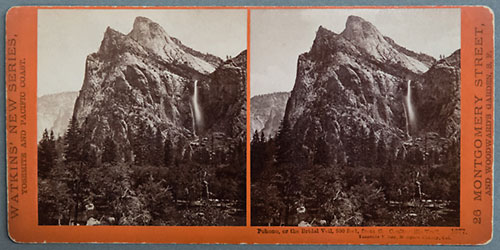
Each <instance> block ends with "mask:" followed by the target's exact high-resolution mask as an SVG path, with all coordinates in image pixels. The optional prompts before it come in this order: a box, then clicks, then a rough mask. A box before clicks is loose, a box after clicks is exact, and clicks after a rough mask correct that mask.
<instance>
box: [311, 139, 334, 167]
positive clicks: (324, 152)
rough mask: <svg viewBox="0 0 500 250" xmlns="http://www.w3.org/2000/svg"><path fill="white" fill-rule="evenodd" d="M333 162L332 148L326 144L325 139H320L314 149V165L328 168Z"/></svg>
mask: <svg viewBox="0 0 500 250" xmlns="http://www.w3.org/2000/svg"><path fill="white" fill-rule="evenodd" d="M332 162H333V161H332V154H331V152H330V148H329V147H328V145H327V144H326V142H325V139H324V138H323V137H319V138H318V139H317V140H316V145H315V147H314V164H317V165H323V166H327V165H328V164H330V163H332Z"/></svg>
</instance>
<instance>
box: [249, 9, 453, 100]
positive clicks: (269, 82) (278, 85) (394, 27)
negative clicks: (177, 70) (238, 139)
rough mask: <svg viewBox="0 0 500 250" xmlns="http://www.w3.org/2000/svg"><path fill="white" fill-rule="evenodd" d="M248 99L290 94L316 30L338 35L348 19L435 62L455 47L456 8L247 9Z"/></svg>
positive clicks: (451, 51)
mask: <svg viewBox="0 0 500 250" xmlns="http://www.w3.org/2000/svg"><path fill="white" fill-rule="evenodd" d="M250 13H251V28H250V53H251V56H250V58H251V62H250V63H251V68H250V69H251V77H250V81H251V83H250V86H251V95H252V96H254V95H258V94H265V93H270V92H276V91H290V90H292V88H293V84H294V82H295V76H296V68H297V58H298V55H299V54H302V53H304V52H307V51H309V49H310V48H311V45H312V43H313V41H314V37H315V35H316V31H317V30H318V27H319V26H320V25H322V26H323V27H325V28H327V29H329V30H332V31H334V32H336V33H340V32H342V31H343V30H344V28H345V22H346V20H347V17H348V16H349V15H357V16H360V17H362V18H363V19H365V20H367V21H369V22H371V23H372V24H374V25H375V26H376V27H377V29H378V30H379V31H380V32H381V33H382V34H383V35H385V36H388V37H391V38H392V39H394V41H395V42H396V43H398V44H399V45H402V46H404V47H406V48H408V49H410V50H413V51H415V52H424V53H426V54H429V55H431V56H433V57H435V58H439V55H440V54H444V55H446V56H448V55H450V54H451V53H453V52H454V51H455V50H457V49H459V48H460V9H385V10H383V9H382V10H373V9H323V10H290V9H288V10H252V11H251V12H250Z"/></svg>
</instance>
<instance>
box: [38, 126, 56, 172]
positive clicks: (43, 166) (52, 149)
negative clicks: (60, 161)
mask: <svg viewBox="0 0 500 250" xmlns="http://www.w3.org/2000/svg"><path fill="white" fill-rule="evenodd" d="M56 158H57V152H56V145H55V140H54V132H52V131H51V133H50V136H49V133H48V131H47V129H45V130H44V131H43V135H42V140H41V141H40V142H39V143H38V176H39V177H42V178H45V177H47V176H48V174H49V172H50V170H51V168H52V167H53V166H54V165H55V163H56Z"/></svg>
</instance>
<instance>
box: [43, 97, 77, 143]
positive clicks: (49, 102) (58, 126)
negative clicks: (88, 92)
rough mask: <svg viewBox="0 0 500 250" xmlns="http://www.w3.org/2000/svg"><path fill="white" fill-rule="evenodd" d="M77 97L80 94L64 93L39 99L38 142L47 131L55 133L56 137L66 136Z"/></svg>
mask: <svg viewBox="0 0 500 250" xmlns="http://www.w3.org/2000/svg"><path fill="white" fill-rule="evenodd" d="M77 96H78V92H63V93H57V94H50V95H44V96H41V97H38V98H37V111H36V113H37V141H39V140H40V139H42V134H43V131H44V130H45V129H47V130H52V131H54V135H55V136H56V137H58V136H63V135H64V133H65V132H66V129H67V128H68V123H69V120H70V119H71V115H72V114H73V107H74V106H75V100H76V97H77Z"/></svg>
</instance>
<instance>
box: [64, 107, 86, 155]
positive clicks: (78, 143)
mask: <svg viewBox="0 0 500 250" xmlns="http://www.w3.org/2000/svg"><path fill="white" fill-rule="evenodd" d="M64 138H65V142H64V145H65V148H64V156H65V159H66V163H69V162H78V161H81V160H82V159H81V158H82V148H81V147H82V138H81V133H80V129H79V128H78V124H77V121H76V118H75V117H72V118H71V120H70V122H69V125H68V129H67V130H66V135H65V137H64Z"/></svg>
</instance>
